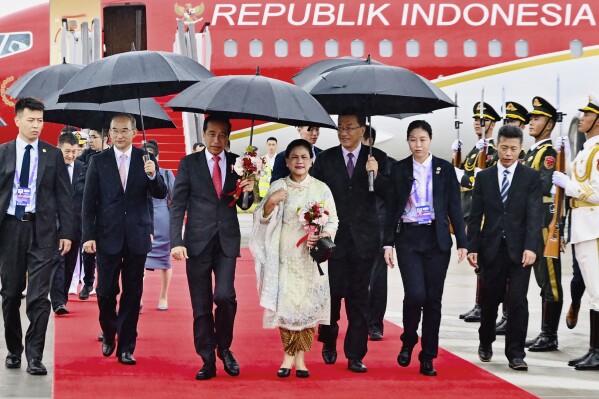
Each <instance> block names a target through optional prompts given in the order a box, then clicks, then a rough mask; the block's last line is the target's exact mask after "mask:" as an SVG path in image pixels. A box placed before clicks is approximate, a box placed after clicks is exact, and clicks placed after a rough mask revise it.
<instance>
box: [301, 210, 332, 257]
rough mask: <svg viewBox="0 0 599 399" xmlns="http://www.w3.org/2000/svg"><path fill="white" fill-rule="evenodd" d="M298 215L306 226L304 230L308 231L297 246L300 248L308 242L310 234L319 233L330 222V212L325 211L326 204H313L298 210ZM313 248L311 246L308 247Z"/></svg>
mask: <svg viewBox="0 0 599 399" xmlns="http://www.w3.org/2000/svg"><path fill="white" fill-rule="evenodd" d="M297 215H298V217H299V220H300V222H301V223H302V224H303V225H304V230H306V231H307V233H306V235H305V236H303V237H302V238H300V240H299V241H298V242H297V244H296V245H295V246H296V247H299V246H300V245H302V244H303V243H304V242H306V241H308V237H309V236H310V234H316V233H319V234H320V231H321V230H322V228H323V227H324V226H325V225H326V224H327V223H328V221H329V211H327V210H326V209H325V203H324V202H312V203H309V204H307V205H305V206H303V207H298V208H297ZM308 248H311V245H308Z"/></svg>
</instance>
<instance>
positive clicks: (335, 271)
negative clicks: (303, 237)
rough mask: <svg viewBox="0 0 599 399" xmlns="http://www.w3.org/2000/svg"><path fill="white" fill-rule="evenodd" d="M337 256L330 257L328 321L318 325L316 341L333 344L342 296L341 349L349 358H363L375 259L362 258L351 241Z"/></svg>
mask: <svg viewBox="0 0 599 399" xmlns="http://www.w3.org/2000/svg"><path fill="white" fill-rule="evenodd" d="M346 249H347V252H346V254H345V256H344V257H342V258H339V259H329V285H330V288H331V323H330V324H329V325H328V326H327V325H320V326H319V329H318V340H319V341H320V342H323V343H324V344H325V345H327V346H330V347H334V346H335V343H336V342H337V336H338V335H339V324H338V321H339V318H340V317H341V300H342V299H344V298H345V313H346V314H347V320H348V322H349V323H348V326H347V333H346V334H345V342H344V344H343V349H344V352H345V357H347V358H348V359H363V358H364V356H366V352H367V351H368V285H369V283H370V275H371V271H372V265H373V263H374V258H367V259H363V258H361V257H360V256H361V255H362V256H363V254H359V253H358V250H357V249H356V246H355V245H354V243H353V240H352V242H351V243H348V244H347V248H346Z"/></svg>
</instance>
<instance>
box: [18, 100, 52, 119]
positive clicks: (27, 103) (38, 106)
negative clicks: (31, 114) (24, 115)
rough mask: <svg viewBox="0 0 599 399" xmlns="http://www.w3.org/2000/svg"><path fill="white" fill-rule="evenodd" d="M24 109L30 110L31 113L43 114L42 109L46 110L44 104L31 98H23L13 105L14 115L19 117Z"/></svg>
mask: <svg viewBox="0 0 599 399" xmlns="http://www.w3.org/2000/svg"><path fill="white" fill-rule="evenodd" d="M25 108H27V109H30V110H32V111H42V112H44V109H46V107H45V106H44V103H43V102H41V101H40V100H36V99H35V98H33V97H24V98H21V99H20V100H19V101H17V103H16V104H15V115H20V114H21V112H23V110H24V109H25Z"/></svg>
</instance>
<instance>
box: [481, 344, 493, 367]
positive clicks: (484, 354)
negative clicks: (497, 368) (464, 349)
mask: <svg viewBox="0 0 599 399" xmlns="http://www.w3.org/2000/svg"><path fill="white" fill-rule="evenodd" d="M478 358H479V359H480V361H481V362H485V363H488V362H490V361H491V359H492V358H493V348H492V347H491V346H482V345H480V346H479V347H478Z"/></svg>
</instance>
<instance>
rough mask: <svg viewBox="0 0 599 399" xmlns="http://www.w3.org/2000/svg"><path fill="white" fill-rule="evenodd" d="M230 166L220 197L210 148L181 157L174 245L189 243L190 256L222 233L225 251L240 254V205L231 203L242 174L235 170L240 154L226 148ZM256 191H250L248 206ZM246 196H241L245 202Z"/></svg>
mask: <svg viewBox="0 0 599 399" xmlns="http://www.w3.org/2000/svg"><path fill="white" fill-rule="evenodd" d="M225 154H226V158H227V160H226V163H227V166H226V168H225V170H224V171H221V173H222V176H223V177H224V179H225V184H224V186H223V191H222V196H221V198H220V199H219V198H218V196H217V194H216V189H215V188H214V184H213V183H212V176H211V174H210V168H209V167H208V162H207V160H206V149H204V150H202V151H200V152H196V153H193V154H190V155H187V156H186V157H184V158H183V159H181V163H180V164H179V170H178V172H177V179H175V187H174V189H173V198H172V201H171V209H170V212H171V213H170V217H171V219H170V229H171V248H173V247H177V246H185V247H186V248H187V254H188V255H190V256H196V255H199V254H200V253H201V252H202V251H203V250H204V248H205V247H206V245H207V244H208V243H209V242H210V240H212V238H213V237H214V236H215V235H216V234H217V233H218V237H219V240H220V244H221V247H222V250H223V253H224V254H225V255H226V256H228V257H237V256H239V247H240V244H241V233H240V232H239V220H238V219H237V208H236V207H235V206H229V203H230V202H231V201H232V199H233V197H232V196H231V195H229V193H232V192H233V191H235V188H236V185H235V183H236V182H237V180H238V179H239V176H238V175H237V173H235V171H234V170H233V165H235V159H236V158H237V155H235V154H231V153H229V152H225ZM253 198H254V195H253V193H250V201H249V203H248V208H249V206H251V204H252V203H253V202H254V201H253ZM241 201H242V197H240V198H239V199H238V200H237V205H238V206H241ZM186 212H187V222H186V223H185V236H183V234H182V228H183V217H184V216H185V213H186Z"/></svg>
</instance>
